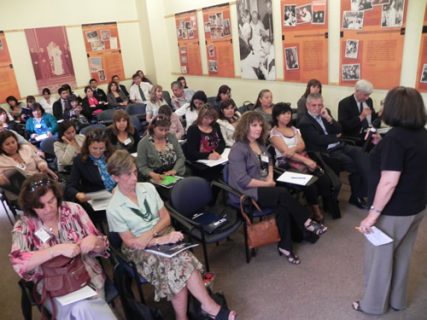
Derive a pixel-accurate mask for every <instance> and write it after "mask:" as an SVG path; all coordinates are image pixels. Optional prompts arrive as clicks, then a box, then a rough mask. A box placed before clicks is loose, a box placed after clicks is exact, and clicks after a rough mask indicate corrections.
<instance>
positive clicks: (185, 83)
mask: <svg viewBox="0 0 427 320" xmlns="http://www.w3.org/2000/svg"><path fill="white" fill-rule="evenodd" d="M176 81H179V82H181V84H182V87H183V88H184V89H188V85H187V80H185V77H184V76H179V77H178V78H177V79H176Z"/></svg>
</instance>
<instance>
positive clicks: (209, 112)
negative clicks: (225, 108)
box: [194, 104, 218, 125]
mask: <svg viewBox="0 0 427 320" xmlns="http://www.w3.org/2000/svg"><path fill="white" fill-rule="evenodd" d="M205 117H211V118H212V120H213V121H212V124H213V123H215V122H216V120H217V119H218V112H217V111H216V109H215V107H211V106H210V105H208V104H205V105H204V106H203V107H202V108H201V109H200V111H199V114H198V116H197V119H196V121H194V124H197V125H200V124H201V123H202V120H203V118H205Z"/></svg>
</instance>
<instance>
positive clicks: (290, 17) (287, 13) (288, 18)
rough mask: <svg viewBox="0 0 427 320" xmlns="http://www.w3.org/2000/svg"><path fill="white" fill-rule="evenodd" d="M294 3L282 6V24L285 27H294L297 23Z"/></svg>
mask: <svg viewBox="0 0 427 320" xmlns="http://www.w3.org/2000/svg"><path fill="white" fill-rule="evenodd" d="M295 10H296V5H289V6H284V8H283V25H284V26H285V27H295V26H296V25H297V17H296V13H295Z"/></svg>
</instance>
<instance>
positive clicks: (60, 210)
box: [9, 174, 116, 319]
mask: <svg viewBox="0 0 427 320" xmlns="http://www.w3.org/2000/svg"><path fill="white" fill-rule="evenodd" d="M19 201H20V204H21V207H22V209H23V211H24V215H23V216H22V218H21V219H20V220H18V221H17V222H16V223H15V226H14V227H13V230H12V248H11V251H10V254H9V259H10V261H11V263H12V266H13V269H14V270H15V271H16V272H17V273H18V275H19V276H20V277H21V278H23V279H24V280H26V281H32V282H35V283H38V285H37V290H38V292H41V290H42V288H43V272H42V269H41V265H42V264H43V263H44V262H47V261H49V260H51V259H53V258H54V257H57V256H60V255H63V256H65V257H69V258H73V257H76V256H78V255H81V258H82V261H83V263H84V265H85V267H86V270H87V272H88V274H89V276H90V279H91V280H90V281H91V284H92V285H93V287H94V288H95V289H96V291H97V293H98V295H97V296H95V297H93V298H89V299H84V300H80V301H77V302H74V303H71V304H69V305H66V306H63V305H61V304H60V303H58V302H57V301H56V299H53V300H52V302H53V303H55V309H56V315H57V316H56V318H57V319H94V318H95V317H96V318H99V319H116V317H115V316H114V314H113V313H112V311H111V310H110V308H109V306H108V305H107V304H106V302H105V301H104V290H103V288H104V281H105V277H104V274H103V271H102V267H101V266H100V264H99V263H98V261H97V260H96V257H98V256H102V257H104V258H106V257H108V253H107V250H108V241H107V239H106V237H105V236H102V235H101V233H100V232H99V231H98V230H97V229H96V228H95V227H94V225H93V224H92V221H91V220H90V219H89V216H88V215H87V214H86V212H85V211H84V210H83V208H82V207H81V206H80V205H78V204H75V203H71V202H63V201H62V192H61V187H60V186H59V184H58V183H57V182H55V181H54V180H52V179H49V178H48V176H47V175H44V174H36V175H34V176H32V177H30V178H28V179H27V180H26V181H25V183H24V186H23V188H22V191H21V194H20V197H19ZM40 280H41V281H40ZM46 307H47V308H48V309H49V310H52V306H51V301H50V300H49V301H48V302H47V305H46Z"/></svg>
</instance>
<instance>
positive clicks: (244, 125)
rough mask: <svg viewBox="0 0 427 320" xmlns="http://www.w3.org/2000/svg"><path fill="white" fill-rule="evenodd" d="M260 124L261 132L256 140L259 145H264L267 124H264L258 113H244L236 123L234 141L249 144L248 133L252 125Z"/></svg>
mask: <svg viewBox="0 0 427 320" xmlns="http://www.w3.org/2000/svg"><path fill="white" fill-rule="evenodd" d="M254 122H260V123H261V125H262V132H261V135H260V137H259V139H257V141H258V142H259V143H261V144H264V143H265V141H266V138H267V135H268V130H267V129H266V128H267V122H265V119H264V117H263V116H262V114H261V113H260V112H258V111H248V112H245V113H244V114H243V115H242V117H241V118H240V120H239V122H238V123H237V126H236V130H235V131H234V139H235V141H240V142H246V143H249V140H248V133H249V129H250V126H251V124H252V123H254Z"/></svg>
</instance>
